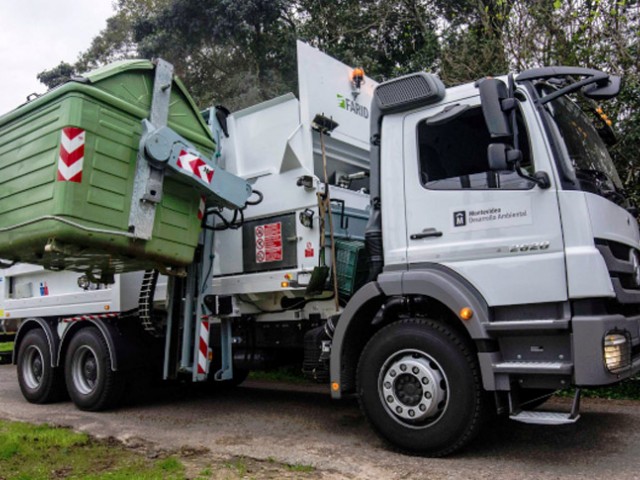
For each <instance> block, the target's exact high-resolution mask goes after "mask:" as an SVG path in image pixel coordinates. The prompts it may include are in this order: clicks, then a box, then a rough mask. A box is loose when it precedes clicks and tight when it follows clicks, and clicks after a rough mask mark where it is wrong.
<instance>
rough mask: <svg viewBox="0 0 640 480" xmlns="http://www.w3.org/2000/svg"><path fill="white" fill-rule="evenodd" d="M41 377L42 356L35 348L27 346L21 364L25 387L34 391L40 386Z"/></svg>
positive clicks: (42, 367)
mask: <svg viewBox="0 0 640 480" xmlns="http://www.w3.org/2000/svg"><path fill="white" fill-rule="evenodd" d="M43 375H44V355H43V354H42V351H41V350H40V349H39V348H38V347H37V346H35V345H29V346H28V347H27V351H26V352H25V360H24V362H23V363H22V378H24V382H25V383H26V385H27V387H29V388H30V389H32V390H35V389H37V388H38V387H40V385H41V384H42V376H43Z"/></svg>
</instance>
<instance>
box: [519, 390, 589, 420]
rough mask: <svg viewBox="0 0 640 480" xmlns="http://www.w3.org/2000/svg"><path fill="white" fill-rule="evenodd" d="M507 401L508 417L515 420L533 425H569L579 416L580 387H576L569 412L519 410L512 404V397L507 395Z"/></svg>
mask: <svg viewBox="0 0 640 480" xmlns="http://www.w3.org/2000/svg"><path fill="white" fill-rule="evenodd" d="M509 403H510V406H511V413H510V414H509V418H510V419H511V420H514V421H516V422H521V423H528V424H533V425H570V424H572V423H576V422H577V421H578V419H579V418H580V413H579V411H580V389H579V388H576V393H575V396H574V397H573V404H572V405H571V412H569V413H564V412H544V411H537V410H520V408H519V407H515V408H514V405H513V403H514V402H513V397H512V396H511V395H509Z"/></svg>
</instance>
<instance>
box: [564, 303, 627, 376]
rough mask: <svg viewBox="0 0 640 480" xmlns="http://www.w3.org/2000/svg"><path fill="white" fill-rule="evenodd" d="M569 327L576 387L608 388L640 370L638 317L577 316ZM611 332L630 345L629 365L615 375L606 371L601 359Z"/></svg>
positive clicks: (603, 361) (603, 360)
mask: <svg viewBox="0 0 640 480" xmlns="http://www.w3.org/2000/svg"><path fill="white" fill-rule="evenodd" d="M571 324H572V334H571V345H572V350H573V365H574V378H573V383H574V384H575V385H578V386H599V385H610V384H612V383H617V382H619V381H620V380H624V379H625V378H629V377H631V376H633V375H635V374H636V373H638V372H639V371H640V315H637V316H632V317H625V316H623V315H594V316H576V317H573V319H572V321H571ZM610 332H616V333H618V332H619V333H622V334H624V335H625V336H627V338H628V339H629V341H630V343H631V363H630V364H629V366H628V368H624V369H622V370H620V371H618V372H616V373H612V372H610V371H609V370H608V369H607V367H606V365H605V359H604V337H605V336H606V335H607V334H608V333H610Z"/></svg>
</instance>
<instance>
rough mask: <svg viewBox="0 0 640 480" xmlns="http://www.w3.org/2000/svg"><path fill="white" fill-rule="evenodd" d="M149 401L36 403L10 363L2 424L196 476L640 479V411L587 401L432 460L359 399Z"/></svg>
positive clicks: (167, 397) (312, 394)
mask: <svg viewBox="0 0 640 480" xmlns="http://www.w3.org/2000/svg"><path fill="white" fill-rule="evenodd" d="M147 397H148V398H147V399H146V400H145V401H143V402H138V403H135V404H133V405H130V406H127V407H123V408H121V409H119V410H115V411H111V412H102V413H91V412H81V411H79V410H77V409H76V408H75V407H74V406H73V404H71V403H70V402H63V403H57V404H53V405H31V404H29V403H27V402H26V401H25V400H24V399H23V397H22V395H21V393H20V389H19V387H18V383H17V380H16V375H15V367H14V366H11V365H3V366H0V417H2V418H6V419H10V420H21V421H28V422H34V423H41V422H47V423H50V424H56V425H65V426H70V427H72V428H74V429H76V430H78V431H83V432H87V433H89V434H92V435H95V436H98V437H102V438H108V437H113V438H116V439H118V440H120V441H122V442H124V443H125V444H126V445H128V446H130V447H131V448H133V449H138V450H140V451H141V452H143V453H144V454H146V455H150V456H153V455H159V456H163V455H167V454H168V452H177V453H178V454H179V455H180V456H181V458H182V459H183V460H184V462H185V464H186V465H187V468H188V472H189V475H190V476H193V477H195V476H197V475H198V474H199V473H200V472H202V471H205V472H207V473H209V475H207V476H208V477H209V478H220V479H222V478H232V479H233V478H324V479H342V478H354V479H356V478H357V479H374V478H375V479H436V480H440V479H492V480H493V479H501V478H504V479H536V480H537V479H539V478H542V477H544V478H553V479H573V478H576V479H577V478H580V479H585V478H609V477H610V478H616V479H637V478H640V473H639V470H640V408H639V407H640V402H631V401H604V400H590V399H586V400H583V407H582V418H581V419H580V420H579V421H578V422H577V423H576V424H575V425H571V426H562V427H543V426H535V425H524V424H519V423H515V422H511V421H508V420H506V419H505V420H500V421H495V422H493V423H492V424H489V425H488V426H487V427H486V428H485V429H484V431H483V432H482V433H481V435H480V437H479V438H478V439H477V440H476V441H475V442H474V443H472V444H471V445H470V446H469V447H468V448H466V449H465V450H464V451H463V452H461V453H459V454H456V455H454V456H451V457H448V458H444V459H429V458H421V457H412V456H407V455H403V454H400V453H397V452H394V451H392V450H390V449H389V448H388V447H387V446H386V445H385V444H384V443H383V442H382V441H381V440H380V439H379V438H378V437H377V436H376V435H375V434H374V433H373V432H372V431H371V429H370V428H369V426H368V425H367V423H366V420H365V419H364V417H363V416H362V415H361V413H360V411H359V409H358V406H357V403H356V402H355V401H354V400H345V401H340V402H336V401H332V400H331V399H330V397H329V395H328V393H325V388H324V387H317V386H309V387H307V386H283V385H282V384H273V383H264V382H247V383H246V385H243V386H242V387H239V388H237V389H235V390H227V391H221V392H214V393H210V392H209V393H207V392H204V391H194V390H192V389H188V388H185V387H180V386H168V387H162V388H154V389H153V390H151V391H149V392H148V395H147ZM567 402H568V400H567V401H565V400H564V399H563V400H553V401H552V402H551V405H552V406H555V407H558V408H560V407H566V404H567ZM310 466H311V467H314V468H313V469H311V468H310Z"/></svg>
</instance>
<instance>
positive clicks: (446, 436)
mask: <svg viewBox="0 0 640 480" xmlns="http://www.w3.org/2000/svg"><path fill="white" fill-rule="evenodd" d="M357 385H358V386H357V389H358V394H359V399H360V406H361V408H362V410H363V412H364V414H365V415H366V416H367V418H368V419H369V421H370V423H371V424H372V425H373V427H374V429H375V430H376V431H377V432H378V433H379V434H380V435H381V436H382V437H383V438H384V439H385V440H387V441H388V442H390V443H391V444H392V445H394V446H396V447H399V448H401V449H402V450H405V451H408V452H413V453H419V454H423V455H429V456H434V457H437V456H443V455H448V454H450V453H453V452H455V451H456V450H458V449H460V448H462V447H463V446H465V445H466V444H467V443H469V442H470V441H471V440H472V439H473V438H474V437H475V436H476V435H477V433H478V432H479V430H480V426H481V420H482V418H483V416H484V411H485V392H484V391H483V389H482V381H481V377H480V371H479V367H478V363H477V360H476V356H475V352H474V351H473V347H472V346H471V345H470V344H469V342H467V341H466V340H465V339H464V338H462V337H461V336H460V335H459V334H457V333H456V332H454V331H453V330H451V329H450V328H448V327H447V326H445V325H442V324H440V323H438V322H435V321H432V320H426V319H425V320H423V319H408V320H403V321H399V322H395V323H392V324H391V325H388V326H386V327H385V328H383V329H381V330H380V331H379V332H377V333H376V334H375V335H374V336H373V337H372V338H371V339H370V340H369V342H368V343H367V345H366V346H365V348H364V350H363V352H362V355H361V356H360V361H359V362H358V371H357Z"/></svg>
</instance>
